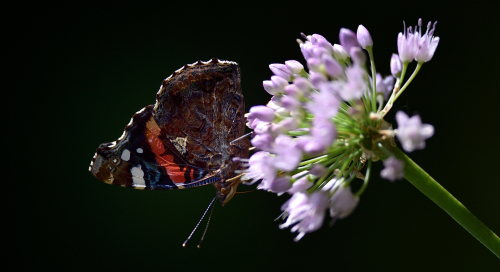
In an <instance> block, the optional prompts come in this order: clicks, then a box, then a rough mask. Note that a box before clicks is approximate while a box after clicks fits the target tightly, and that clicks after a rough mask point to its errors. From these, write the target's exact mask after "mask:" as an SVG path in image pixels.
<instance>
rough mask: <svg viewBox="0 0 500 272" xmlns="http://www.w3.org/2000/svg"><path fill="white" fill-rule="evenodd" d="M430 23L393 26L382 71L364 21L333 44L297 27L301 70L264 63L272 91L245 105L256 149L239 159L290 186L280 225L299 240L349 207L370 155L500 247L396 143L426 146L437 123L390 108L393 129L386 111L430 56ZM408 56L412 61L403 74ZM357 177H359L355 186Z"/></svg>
mask: <svg viewBox="0 0 500 272" xmlns="http://www.w3.org/2000/svg"><path fill="white" fill-rule="evenodd" d="M435 27H436V23H434V24H432V23H430V22H429V24H428V25H427V30H426V31H425V33H424V32H422V20H419V21H418V26H417V27H415V29H414V30H413V29H412V28H411V27H409V28H408V29H405V31H404V32H403V33H399V35H398V54H394V55H393V56H392V57H391V61H390V67H391V74H392V75H391V76H387V77H382V76H381V75H380V74H378V73H376V70H375V61H374V54H373V46H374V42H373V39H372V37H371V36H370V33H369V32H368V30H367V29H366V28H365V27H364V26H362V25H360V26H359V27H358V30H357V33H354V32H353V31H351V30H349V29H345V28H343V29H341V30H340V35H339V40H340V44H334V45H332V44H331V43H330V42H329V41H328V40H326V39H325V38H324V37H323V36H321V35H318V34H313V35H310V36H306V35H304V34H302V37H303V38H304V40H297V42H298V43H299V46H300V50H301V51H302V54H303V56H304V58H305V60H306V63H307V70H306V69H305V68H304V66H303V65H302V64H301V63H300V62H298V61H295V60H289V61H285V63H284V64H271V65H270V69H271V71H272V72H273V73H274V76H272V77H271V79H270V80H266V81H264V82H263V87H264V89H265V90H266V91H267V92H268V93H269V94H271V95H272V98H271V100H270V101H269V103H268V104H267V105H266V106H255V107H252V108H251V109H250V111H249V113H248V114H247V115H246V117H247V120H248V123H247V126H248V127H250V128H251V129H253V130H254V133H253V138H252V140H251V143H252V145H253V146H254V147H255V148H256V150H257V152H255V153H254V154H253V155H252V156H251V157H250V158H249V159H241V158H238V159H239V160H241V161H243V162H244V163H245V165H246V166H247V169H246V170H245V171H244V176H243V179H244V180H245V183H246V184H253V183H256V182H259V185H258V188H259V189H262V190H267V191H270V192H273V193H277V194H279V195H281V194H285V193H286V194H290V195H291V198H290V199H289V200H288V201H286V202H285V203H284V204H283V206H282V207H281V209H282V211H283V214H282V216H283V218H284V219H285V222H284V223H283V224H281V225H280V227H281V228H290V230H291V231H292V232H296V233H297V236H296V238H295V240H296V241H298V240H300V239H301V238H303V237H304V235H305V234H306V233H310V232H313V231H315V230H317V229H319V228H320V227H321V226H322V225H323V222H324V219H325V214H326V211H329V214H330V217H331V218H332V220H334V221H335V220H337V219H342V218H345V217H347V216H348V215H350V214H351V213H352V212H353V211H354V209H355V208H356V206H357V204H358V203H359V198H360V197H361V196H362V195H363V193H364V192H365V189H366V187H367V186H368V182H369V179H370V176H372V175H373V173H371V171H372V167H371V166H372V163H373V162H377V161H380V160H381V161H383V163H384V169H383V170H382V171H381V173H380V175H381V176H382V177H383V178H385V179H387V180H389V181H391V182H394V181H396V180H399V179H402V178H403V177H404V178H406V179H407V180H408V181H410V182H411V183H412V184H413V185H415V187H417V188H418V189H419V190H421V191H422V192H423V193H424V194H425V195H427V196H428V197H429V198H431V199H432V200H433V201H434V202H436V203H437V204H438V205H439V206H440V207H441V208H443V209H444V210H445V211H446V212H448V213H449V214H450V215H451V216H452V217H453V218H455V220H457V222H459V223H460V224H461V225H462V226H464V228H466V229H467V230H468V231H469V232H470V233H471V234H473V235H474V236H475V237H476V238H477V239H478V240H480V241H481V242H482V243H483V244H485V245H486V246H487V247H488V248H489V249H490V250H492V251H493V252H494V253H495V254H496V255H497V256H500V255H499V254H500V249H499V248H500V242H499V239H498V237H497V236H496V235H495V234H494V233H492V232H491V231H490V230H489V229H488V228H487V227H486V226H484V225H483V224H482V223H481V222H480V221H479V220H478V219H477V218H475V217H474V216H473V215H472V214H471V213H470V212H468V211H467V209H465V207H463V205H461V204H460V203H459V202H458V201H457V200H456V199H454V198H453V197H452V196H451V195H450V194H449V193H448V192H446V190H444V189H443V188H442V187H441V186H440V185H439V184H438V183H436V182H435V181H434V180H433V179H432V178H431V177H430V176H429V175H427V174H426V173H425V172H424V171H423V170H422V169H420V168H419V167H418V166H417V165H416V164H415V163H413V161H411V160H410V159H409V158H408V157H407V156H406V155H405V154H404V153H402V152H401V151H400V150H399V149H398V148H397V147H396V139H397V140H398V142H399V143H400V144H401V147H402V149H403V150H405V151H406V152H413V151H415V150H421V149H424V148H425V140H427V139H428V138H430V137H432V135H433V134H434V127H433V126H432V125H429V124H423V123H422V121H421V120H420V117H419V116H418V115H415V116H411V117H410V116H408V115H407V114H406V113H404V112H402V111H399V112H397V113H396V122H397V129H394V128H393V127H392V124H389V123H388V122H386V121H385V120H384V116H385V115H386V114H387V113H388V112H389V111H390V110H391V108H392V105H393V104H394V102H395V101H396V100H397V99H398V98H399V96H400V95H401V93H403V92H404V91H405V90H406V89H407V88H408V86H409V85H410V83H411V82H412V81H413V80H414V79H415V77H416V75H417V74H418V72H419V71H420V70H421V68H422V66H423V64H424V63H425V62H428V61H430V60H431V59H432V56H433V55H434V53H435V51H436V48H437V46H438V44H439V37H434V36H433V34H434V31H435ZM363 49H364V50H366V52H367V53H368V58H367V55H366V53H365V52H364V51H363ZM413 60H416V61H417V66H416V69H415V70H414V71H413V73H412V74H411V76H410V77H409V78H408V79H405V75H406V73H407V69H408V65H409V63H411V62H412V61H413ZM368 61H369V65H367V63H368ZM355 179H360V180H362V181H361V182H362V185H361V188H360V189H359V190H357V191H356V192H352V190H351V186H350V185H351V183H352V182H353V181H354V180H355Z"/></svg>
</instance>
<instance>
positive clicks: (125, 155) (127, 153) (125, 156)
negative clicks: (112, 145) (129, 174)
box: [121, 149, 130, 161]
mask: <svg viewBox="0 0 500 272" xmlns="http://www.w3.org/2000/svg"><path fill="white" fill-rule="evenodd" d="M121 158H122V160H124V161H129V160H130V151H129V150H128V149H124V150H123V152H122V156H121Z"/></svg>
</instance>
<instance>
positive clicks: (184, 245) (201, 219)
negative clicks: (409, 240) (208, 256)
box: [182, 196, 217, 247]
mask: <svg viewBox="0 0 500 272" xmlns="http://www.w3.org/2000/svg"><path fill="white" fill-rule="evenodd" d="M216 198H217V196H216V197H214V199H212V201H211V202H210V204H208V207H207V209H206V210H205V212H204V213H203V215H202V216H201V218H200V221H198V224H196V226H195V227H194V229H193V231H191V233H190V234H189V236H188V238H187V239H186V241H184V243H182V246H183V247H186V244H187V242H189V240H190V239H191V236H193V234H194V232H195V231H196V230H197V229H198V226H199V225H200V223H201V221H203V218H205V215H206V214H207V212H208V210H209V209H210V207H212V205H213V204H214V201H215V199H216ZM210 214H211V213H210ZM209 221H210V220H209ZM207 227H208V224H207ZM205 232H206V230H205ZM203 236H205V234H203ZM200 243H201V242H200ZM198 247H199V245H198Z"/></svg>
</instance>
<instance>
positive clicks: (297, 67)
mask: <svg viewBox="0 0 500 272" xmlns="http://www.w3.org/2000/svg"><path fill="white" fill-rule="evenodd" d="M285 65H286V67H287V68H288V70H289V71H290V72H292V73H294V74H300V73H302V71H304V66H303V65H302V64H300V62H298V61H296V60H287V61H285Z"/></svg>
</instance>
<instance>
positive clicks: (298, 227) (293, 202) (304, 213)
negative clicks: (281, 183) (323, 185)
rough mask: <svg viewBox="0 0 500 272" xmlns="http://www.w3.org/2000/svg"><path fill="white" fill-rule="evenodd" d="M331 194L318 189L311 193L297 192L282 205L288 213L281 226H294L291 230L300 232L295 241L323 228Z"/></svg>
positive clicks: (282, 208) (283, 209)
mask: <svg viewBox="0 0 500 272" xmlns="http://www.w3.org/2000/svg"><path fill="white" fill-rule="evenodd" d="M328 198H329V195H328V193H327V192H324V191H316V192H314V193H312V194H311V195H308V194H306V193H295V194H294V195H293V196H292V197H291V198H290V199H289V200H288V201H287V202H285V203H284V204H283V206H281V210H282V211H284V212H285V214H286V215H287V217H286V219H287V220H286V222H285V223H283V224H281V225H280V228H288V227H290V226H293V227H292V228H291V229H290V231H291V232H299V234H298V235H297V237H295V239H294V240H295V241H296V242H297V241H299V240H300V239H301V238H302V237H304V235H305V234H306V233H308V232H313V231H316V230H318V229H319V228H321V226H322V225H323V220H324V218H325V211H326V209H327V207H328Z"/></svg>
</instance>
